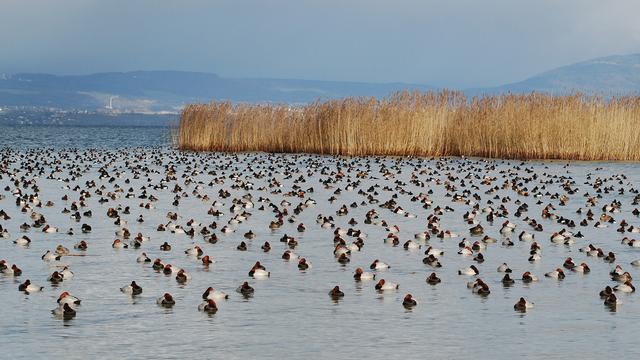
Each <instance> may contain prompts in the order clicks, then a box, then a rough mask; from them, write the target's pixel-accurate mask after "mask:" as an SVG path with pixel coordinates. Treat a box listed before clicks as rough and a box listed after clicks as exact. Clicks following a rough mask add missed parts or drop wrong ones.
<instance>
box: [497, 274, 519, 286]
mask: <svg viewBox="0 0 640 360" xmlns="http://www.w3.org/2000/svg"><path fill="white" fill-rule="evenodd" d="M501 281H502V285H504V286H509V285H513V284H515V282H516V281H515V280H513V279H512V278H511V276H509V273H506V274H504V276H503V277H502V280H501Z"/></svg>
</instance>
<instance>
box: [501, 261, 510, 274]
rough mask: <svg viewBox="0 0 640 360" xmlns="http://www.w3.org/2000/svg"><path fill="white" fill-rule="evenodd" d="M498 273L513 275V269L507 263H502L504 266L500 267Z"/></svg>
mask: <svg viewBox="0 0 640 360" xmlns="http://www.w3.org/2000/svg"><path fill="white" fill-rule="evenodd" d="M498 272H504V273H511V269H510V268H509V265H507V263H502V265H500V266H498Z"/></svg>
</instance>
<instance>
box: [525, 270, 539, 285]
mask: <svg viewBox="0 0 640 360" xmlns="http://www.w3.org/2000/svg"><path fill="white" fill-rule="evenodd" d="M522 281H523V282H525V283H530V282H534V281H538V277H537V276H535V275H533V274H531V273H530V272H529V271H525V273H524V274H522Z"/></svg>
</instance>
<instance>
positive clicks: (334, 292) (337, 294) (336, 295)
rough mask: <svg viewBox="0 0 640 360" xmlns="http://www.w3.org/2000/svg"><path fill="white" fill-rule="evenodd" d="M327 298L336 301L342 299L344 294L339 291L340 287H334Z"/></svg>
mask: <svg viewBox="0 0 640 360" xmlns="http://www.w3.org/2000/svg"><path fill="white" fill-rule="evenodd" d="M329 296H331V297H332V298H333V299H338V298H341V297H344V292H342V291H341V290H340V287H339V286H338V285H336V286H334V287H333V289H331V291H329Z"/></svg>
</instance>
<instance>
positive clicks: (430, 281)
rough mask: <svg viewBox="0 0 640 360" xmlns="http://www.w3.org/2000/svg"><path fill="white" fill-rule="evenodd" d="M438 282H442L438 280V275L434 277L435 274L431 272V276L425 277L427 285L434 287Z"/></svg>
mask: <svg viewBox="0 0 640 360" xmlns="http://www.w3.org/2000/svg"><path fill="white" fill-rule="evenodd" d="M440 282H442V280H440V278H439V277H438V275H436V273H434V272H432V273H431V275H429V276H428V277H427V283H428V284H429V285H436V284H439V283H440Z"/></svg>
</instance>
